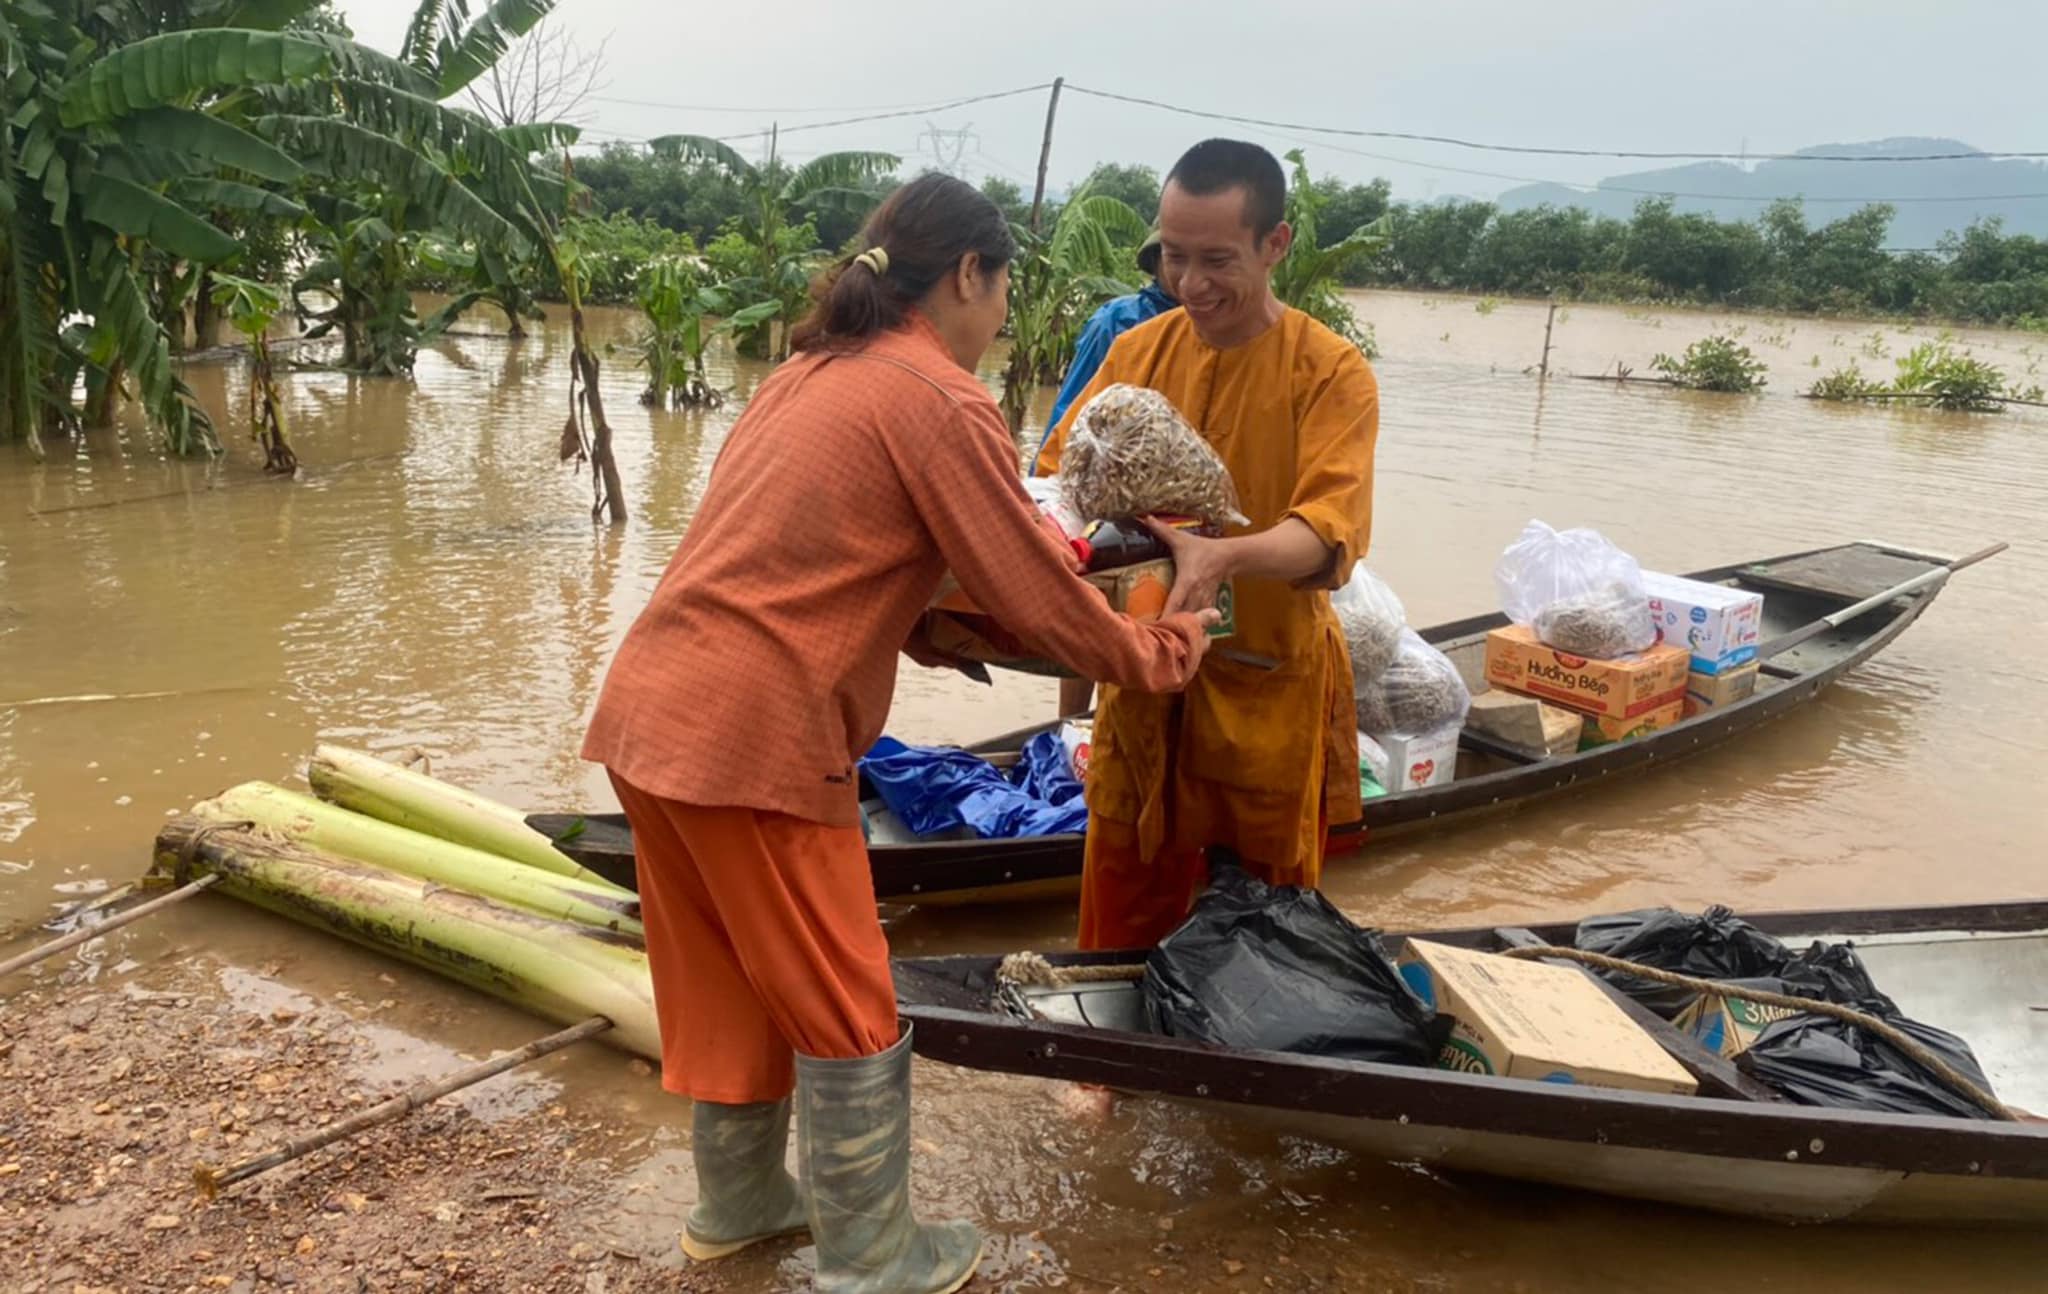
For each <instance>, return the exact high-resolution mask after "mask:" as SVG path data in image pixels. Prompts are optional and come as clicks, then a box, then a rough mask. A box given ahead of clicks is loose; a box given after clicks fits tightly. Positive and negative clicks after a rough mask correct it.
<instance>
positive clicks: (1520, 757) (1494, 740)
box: [1458, 728, 1548, 764]
mask: <svg viewBox="0 0 2048 1294" xmlns="http://www.w3.org/2000/svg"><path fill="white" fill-rule="evenodd" d="M1458 746H1459V747H1460V748H1461V749H1463V750H1476V751H1478V752H1479V753H1480V754H1482V755H1491V756H1493V757H1494V758H1495V759H1500V760H1505V761H1507V762H1508V763H1510V764H1540V763H1542V762H1543V761H1544V760H1545V759H1546V758H1548V756H1546V755H1544V754H1542V753H1540V752H1538V751H1533V750H1529V749H1527V748H1526V747H1523V746H1517V745H1514V744H1513V743H1511V742H1505V741H1502V740H1501V739H1500V738H1498V737H1496V736H1494V735H1493V734H1491V733H1486V732H1476V731H1474V730H1473V729H1471V728H1467V729H1465V730H1464V731H1463V732H1461V733H1459V734H1458Z"/></svg>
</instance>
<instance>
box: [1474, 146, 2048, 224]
mask: <svg viewBox="0 0 2048 1294" xmlns="http://www.w3.org/2000/svg"><path fill="white" fill-rule="evenodd" d="M1971 151H1974V150H1972V149H1971V147H1970V145H1968V144H1965V143H1962V142H1961V141H1959V140H1954V139H1919V138H1904V139H1880V140H1873V141H1870V142H1868V143H1861V144H1818V145H1815V146H1814V147H1812V148H1802V149H1800V150H1799V152H1800V153H1801V154H1807V155H1810V154H1815V153H1827V154H1834V155H1843V154H1846V155H1851V156H1869V157H1907V156H1915V155H1918V154H1922V153H1967V152H1971ZM1656 194H1671V195H1674V197H1673V201H1674V203H1675V205H1676V206H1677V208H1678V210H1680V211H1699V212H1704V213H1706V214H1708V215H1712V216H1716V217H1719V218H1720V219H1723V220H1741V219H1749V218H1751V217H1753V216H1755V215H1756V214H1757V213H1758V212H1760V211H1762V210H1763V209H1764V206H1765V205H1766V204H1765V202H1764V201H1761V200H1760V199H1767V198H1773V197H1780V196H1795V197H1803V198H1805V199H1806V218H1807V220H1808V221H1809V222H1811V223H1813V224H1823V223H1826V222H1827V221H1830V220H1834V219H1837V218H1838V217H1841V216H1845V215H1848V214H1849V213H1850V212H1852V211H1854V210H1855V209H1856V207H1857V206H1858V205H1859V204H1858V203H1856V202H1845V201H1834V200H1833V199H1843V198H1903V199H1941V200H1940V201H1902V202H1898V203H1896V204H1895V205H1896V207H1897V214H1895V215H1894V216H1893V217H1892V225H1891V239H1890V242H1891V245H1892V246H1894V247H1932V246H1934V245H1935V243H1936V241H1937V240H1939V239H1940V237H1941V236H1942V234H1944V233H1946V232H1948V231H1949V230H1952V229H1953V230H1960V229H1964V228H1966V227H1968V226H1969V224H1970V223H1971V222H1972V221H1975V220H1979V219H1983V218H1985V217H1988V216H2001V217H2003V218H2004V220H2005V230H2006V232H2007V233H2014V234H2033V235H2035V236H2036V237H2048V196H2043V197H2034V198H2015V197H2012V196H2010V195H2015V194H2041V195H2048V166H2044V165H2042V164H2040V163H2038V162H2021V161H1994V160H1992V159H1989V158H1985V159H1981V160H1980V159H1976V158H1972V159H1969V160H1965V161H1954V162H1873V163H1871V164H1869V165H1864V164H1862V163H1859V162H1810V161H1799V160H1788V161H1774V162H1758V163H1757V164H1756V165H1755V166H1753V167H1742V166H1738V165H1735V164H1733V163H1730V162H1692V163H1688V164H1686V165H1684V166H1672V167H1666V168H1664V169H1661V170H1655V171H1637V172H1634V173H1632V174H1628V175H1615V176H1610V177H1609V178H1607V179H1605V180H1602V181H1601V182H1600V186H1599V188H1598V189H1597V190H1596V191H1594V192H1591V193H1588V192H1584V191H1581V190H1578V189H1572V188H1567V187H1565V186H1564V185H1561V184H1527V185H1523V186H1522V187H1520V188H1516V189H1509V190H1508V191H1507V192H1506V193H1503V194H1501V195H1500V197H1499V198H1498V199H1497V201H1498V202H1499V204H1500V207H1501V209H1502V210H1503V211H1519V210H1521V209H1523V208H1525V207H1536V206H1542V205H1545V204H1548V205H1550V206H1555V207H1584V208H1585V209H1586V210H1588V211H1591V212H1593V213H1595V214H1596V215H1603V216H1614V217H1617V218H1621V219H1626V218H1627V217H1628V215H1629V214H1630V213H1631V212H1633V211H1634V210H1635V207H1636V204H1637V203H1638V202H1641V201H1642V200H1643V198H1644V197H1646V196H1652V195H1656Z"/></svg>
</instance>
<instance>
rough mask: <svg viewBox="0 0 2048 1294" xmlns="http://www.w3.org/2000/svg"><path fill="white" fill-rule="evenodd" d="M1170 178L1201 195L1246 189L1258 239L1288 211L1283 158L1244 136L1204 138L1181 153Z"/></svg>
mask: <svg viewBox="0 0 2048 1294" xmlns="http://www.w3.org/2000/svg"><path fill="white" fill-rule="evenodd" d="M1166 182H1167V183H1168V184H1169V185H1179V186H1180V187H1181V188H1182V189H1183V190H1184V191H1186V192H1188V193H1190V194H1192V195H1194V196H1195V197H1198V198H1206V197H1209V196H1211V195H1212V194H1217V193H1222V192H1225V191H1226V190H1229V189H1242V190H1244V218H1245V223H1246V224H1248V225H1250V226H1251V230H1252V238H1253V240H1254V241H1256V240H1258V239H1261V238H1264V237H1265V236H1266V235H1267V234H1270V233H1272V232H1273V227H1274V226H1275V225H1278V224H1279V223H1280V222H1281V220H1282V219H1284V218H1285V217H1286V214H1287V176H1286V175H1285V173H1283V172H1282V171H1281V169H1280V161H1279V159H1278V158H1276V157H1274V156H1273V155H1272V154H1271V153H1269V152H1267V151H1266V150H1265V149H1263V148H1260V147H1259V146H1258V145H1257V144H1247V143H1245V142H1244V141H1242V140H1237V139H1205V140H1203V141H1202V142H1201V143H1199V144H1196V145H1195V146H1194V147H1193V148H1190V149H1189V150H1188V151H1187V152H1185V153H1182V154H1181V157H1180V160H1179V161H1178V162H1175V163H1174V164H1173V170H1172V171H1170V172H1168V173H1167V176H1166Z"/></svg>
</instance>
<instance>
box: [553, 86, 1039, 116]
mask: <svg viewBox="0 0 2048 1294" xmlns="http://www.w3.org/2000/svg"><path fill="white" fill-rule="evenodd" d="M1033 88H1034V89H1036V88H1039V87H1033ZM589 97H590V98H591V99H592V100H593V101H595V102H597V103H619V104H626V105H628V106H630V107H634V108H668V109H671V110H673V111H675V112H717V113H731V114H734V115H745V116H760V115H762V114H764V113H774V112H799V113H803V112H882V111H887V110H889V109H894V108H915V107H917V106H918V105H919V104H921V103H924V102H927V101H926V100H922V99H919V100H914V101H912V102H908V103H846V104H839V105H837V106H835V107H830V108H796V107H763V106H760V105H754V106H751V107H745V108H740V107H733V106H731V105H729V104H728V105H721V104H712V103H669V102H666V101H664V100H660V99H623V98H618V97H615V96H612V95H604V94H593V95H591V96H589Z"/></svg>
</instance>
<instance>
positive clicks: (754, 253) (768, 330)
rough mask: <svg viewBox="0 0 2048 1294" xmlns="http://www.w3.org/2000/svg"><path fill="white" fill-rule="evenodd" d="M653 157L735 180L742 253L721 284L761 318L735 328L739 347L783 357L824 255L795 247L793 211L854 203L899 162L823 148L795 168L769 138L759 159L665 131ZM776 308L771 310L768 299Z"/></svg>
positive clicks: (805, 244) (807, 245)
mask: <svg viewBox="0 0 2048 1294" xmlns="http://www.w3.org/2000/svg"><path fill="white" fill-rule="evenodd" d="M648 148H649V149H650V150H652V151H653V153H654V154H655V156H657V157H661V158H665V159H669V160H673V161H681V162H705V163H709V164H711V165H713V166H716V167H718V168H719V169H720V170H722V171H724V172H725V173H726V174H727V175H728V176H730V177H731V178H732V180H733V181H734V183H736V184H738V185H739V187H740V190H741V193H742V196H743V199H744V204H745V205H744V214H742V215H741V216H739V217H737V218H736V219H735V221H734V223H733V226H732V228H731V230H730V231H729V233H730V234H732V235H734V236H736V237H738V238H739V239H741V240H743V242H744V245H745V248H746V250H747V254H746V255H745V256H744V258H743V264H742V266H741V267H740V272H739V273H736V274H735V275H733V276H732V277H731V278H729V279H728V280H727V282H726V283H725V284H723V285H722V286H724V287H725V288H726V290H727V291H728V292H729V293H730V294H731V296H732V298H733V300H734V301H736V302H741V303H743V304H742V305H741V307H740V309H741V310H742V311H744V312H745V313H746V314H747V315H748V317H750V318H755V319H757V320H758V321H757V322H755V323H753V324H751V325H748V326H746V327H742V328H737V329H735V337H736V339H737V345H738V347H739V349H740V352H741V353H742V354H745V355H752V356H755V357H757V358H763V359H771V360H780V359H782V358H784V357H785V356H787V355H788V353H789V330H790V327H791V326H792V325H793V324H795V322H796V319H797V315H798V314H799V313H800V312H801V311H802V310H803V308H804V301H805V297H806V289H807V287H808V285H809V282H810V277H811V273H812V272H813V271H814V270H815V269H816V267H817V264H818V262H819V261H820V259H821V257H820V255H819V253H818V252H817V250H816V249H815V248H814V247H812V246H811V239H809V238H804V239H802V240H800V241H801V243H802V245H801V246H800V247H799V246H794V245H792V244H793V242H795V241H798V240H793V239H792V238H791V234H792V233H793V231H794V229H795V228H796V226H793V225H792V221H791V213H792V212H793V211H796V210H799V209H801V208H804V207H809V206H816V205H819V204H821V203H859V202H863V201H866V200H868V199H869V198H870V196H871V195H869V194H867V193H865V192H863V191H862V190H861V189H860V187H859V186H860V185H862V184H864V183H867V182H869V181H872V180H875V179H879V178H880V177H882V176H884V175H887V174H889V173H890V172H891V171H894V170H895V169H896V167H897V166H899V165H900V164H901V163H902V160H903V159H901V158H899V157H897V156H896V155H895V154H894V153H875V152H840V153H825V154H823V155H821V156H818V157H814V158H812V159H811V160H810V161H808V162H805V163H804V164H803V165H802V166H799V167H796V168H795V169H794V170H792V169H790V168H789V167H786V166H784V165H782V164H781V163H780V162H778V161H777V160H776V157H775V144H774V141H773V139H772V138H771V140H770V143H769V151H768V160H767V161H766V162H765V163H763V164H761V165H758V166H757V165H756V164H754V163H753V162H749V161H748V160H747V159H746V158H744V157H741V156H740V155H739V153H737V152H735V151H734V150H733V148H732V146H731V145H729V144H726V143H723V142H721V141H719V140H716V139H712V138H710V137H709V136H705V135H665V136H663V137H661V138H659V139H654V140H650V141H649V142H648ZM771 304H772V305H773V306H774V309H772V310H770V309H768V307H769V306H770V305H771ZM756 307H759V309H756Z"/></svg>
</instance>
